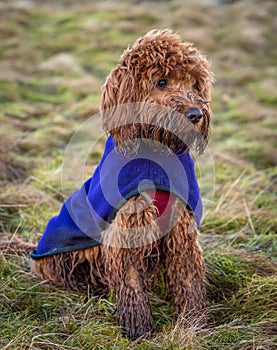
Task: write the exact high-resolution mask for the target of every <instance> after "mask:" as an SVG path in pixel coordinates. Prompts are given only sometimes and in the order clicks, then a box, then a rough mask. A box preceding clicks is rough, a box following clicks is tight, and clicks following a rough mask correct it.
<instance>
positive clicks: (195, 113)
mask: <svg viewBox="0 0 277 350" xmlns="http://www.w3.org/2000/svg"><path fill="white" fill-rule="evenodd" d="M185 116H186V117H187V118H188V119H189V120H190V121H191V122H192V123H193V124H197V123H198V122H199V121H200V119H201V118H202V116H203V113H202V111H201V109H199V108H189V109H188V110H187V111H186V113H185Z"/></svg>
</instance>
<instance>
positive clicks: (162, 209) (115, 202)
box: [31, 29, 213, 339]
mask: <svg viewBox="0 0 277 350" xmlns="http://www.w3.org/2000/svg"><path fill="white" fill-rule="evenodd" d="M212 83H213V74H212V73H211V72H210V70H209V65H208V62H207V60H206V58H205V57H204V56H203V55H202V54H201V53H200V52H199V51H198V50H197V49H196V48H194V47H193V46H192V44H190V43H186V42H181V40H180V37H179V36H178V35H177V34H175V33H174V32H172V31H171V30H168V29H166V30H154V31H151V32H149V33H147V34H146V35H145V36H144V37H142V38H139V39H138V40H137V41H136V42H135V43H134V45H133V46H132V47H131V48H128V49H127V50H125V51H124V52H123V54H122V56H121V58H120V60H119V63H118V65H117V67H116V68H115V69H114V70H112V72H111V73H110V75H109V76H108V77H107V80H106V82H105V84H104V86H103V91H102V92H103V93H102V99H101V113H102V122H103V128H104V130H105V131H107V132H108V134H109V136H108V138H107V141H106V145H105V150H104V153H103V157H102V159H101V161H100V163H99V165H98V167H97V169H96V170H95V172H94V174H93V175H92V177H91V178H89V179H88V180H87V181H86V182H85V183H84V185H83V186H82V187H81V188H80V189H79V190H78V191H76V192H74V193H73V194H72V195H71V196H70V197H69V198H68V199H67V200H66V201H65V203H64V204H63V206H62V208H61V212H60V213H59V215H58V216H56V217H54V218H52V219H51V220H50V221H49V223H48V225H47V227H46V230H45V232H44V234H43V235H42V237H41V239H40V241H39V243H38V245H37V247H36V249H34V250H33V251H32V252H31V256H32V258H33V259H34V267H33V269H34V271H35V272H36V273H37V274H38V275H40V276H42V278H44V279H48V280H51V281H52V282H53V283H55V284H57V285H61V286H63V287H65V288H71V289H74V290H78V291H83V292H85V293H87V292H88V290H89V292H90V293H91V294H92V295H103V294H105V293H107V292H108V291H109V290H110V289H114V291H115V298H116V304H117V310H116V313H117V318H118V322H119V324H120V326H121V329H122V332H123V334H126V335H127V336H128V337H129V338H131V339H136V338H139V337H142V336H144V337H145V336H148V335H149V334H151V332H152V331H153V330H154V323H153V318H152V312H151V306H150V302H149V297H148V294H147V280H148V278H149V276H150V275H151V274H153V273H161V272H163V273H164V274H165V280H166V283H167V287H168V291H169V293H170V294H171V295H172V299H173V303H174V307H175V309H176V313H177V314H178V315H182V316H184V319H186V317H189V318H191V317H200V316H201V315H202V314H203V313H204V309H205V299H206V295H205V286H204V281H203V280H204V261H203V257H202V252H201V248H200V246H199V242H198V236H199V226H200V220H201V215H202V202H201V197H200V192H199V188H198V184H197V180H196V176H195V169H194V163H193V160H192V158H191V156H190V152H189V151H190V149H191V148H192V147H194V148H195V149H196V151H197V152H198V153H202V152H203V151H204V149H205V146H206V145H207V140H208V133H209V128H210V119H211V111H210V101H211V87H212ZM73 171H76V170H74V169H73Z"/></svg>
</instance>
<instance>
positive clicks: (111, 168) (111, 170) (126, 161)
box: [31, 136, 203, 259]
mask: <svg viewBox="0 0 277 350" xmlns="http://www.w3.org/2000/svg"><path fill="white" fill-rule="evenodd" d="M153 189H157V190H162V191H168V192H170V193H172V194H174V195H175V196H177V197H178V198H179V199H180V200H181V201H183V202H184V203H185V204H186V205H187V206H188V207H189V208H190V209H191V210H192V211H193V212H194V216H195V220H196V222H197V225H198V227H199V226H200V220H201V217H202V211H203V208H202V201H201V197H200V192H199V187H198V183H197V179H196V176H195V169H194V162H193V160H192V158H191V157H190V154H189V152H187V153H186V154H178V153H173V154H170V155H168V154H164V153H163V154H162V153H160V152H158V151H156V152H153V149H152V148H151V147H150V146H149V145H148V144H146V143H143V142H142V146H141V147H140V149H139V152H138V154H137V155H136V156H123V155H122V154H121V153H120V152H119V151H117V150H116V149H115V144H114V140H113V139H112V137H111V136H110V137H108V139H107V141H106V146H105V150H104V154H103V157H102V159H101V161H100V163H99V165H98V167H97V168H96V170H95V172H94V174H93V175H92V177H90V178H89V179H88V180H87V181H86V182H85V183H84V184H83V186H82V187H81V188H80V189H79V190H77V191H75V192H74V193H73V194H72V195H71V196H70V197H69V198H68V199H67V200H66V201H65V202H64V204H63V205H62V208H61V211H60V213H59V215H58V216H55V217H53V218H52V219H50V221H49V222H48V225H47V227H46V229H45V231H44V233H43V235H42V237H41V239H40V241H39V243H38V246H37V248H36V249H35V250H33V251H32V252H31V257H32V258H33V259H38V258H41V257H44V256H49V255H53V254H57V253H64V252H70V251H75V250H80V249H85V248H89V247H93V246H96V245H99V244H101V242H102V241H103V237H102V235H103V234H105V233H104V231H105V230H106V229H107V227H108V226H109V224H110V223H111V222H112V220H113V219H114V217H115V215H116V213H117V211H118V210H119V209H120V208H121V207H122V206H123V205H124V204H125V203H126V202H127V200H128V199H129V198H131V197H132V196H134V195H136V194H138V193H140V192H143V191H147V190H153Z"/></svg>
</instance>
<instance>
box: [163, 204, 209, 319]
mask: <svg viewBox="0 0 277 350" xmlns="http://www.w3.org/2000/svg"><path fill="white" fill-rule="evenodd" d="M171 225H172V228H171V230H170V232H169V233H168V234H167V235H166V236H165V237H164V239H163V247H162V249H163V251H164V263H165V272H166V279H167V285H168V289H169V291H170V292H171V293H172V295H173V302H174V306H175V309H176V312H177V314H178V315H182V316H186V319H187V320H186V322H188V323H189V321H190V320H191V321H192V320H193V319H195V317H197V318H198V319H199V322H200V323H203V322H201V319H202V318H203V321H204V319H205V315H204V314H205V313H204V308H205V300H206V292H205V286H204V260H203V257H202V250H201V247H200V245H199V242H198V236H199V231H198V229H197V226H196V223H195V221H194V219H193V218H192V214H191V212H189V211H188V210H187V209H186V208H185V205H184V204H183V203H181V202H180V201H179V200H177V202H176V203H175V207H174V209H173V213H172V218H171Z"/></svg>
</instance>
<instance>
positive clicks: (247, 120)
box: [0, 0, 277, 350]
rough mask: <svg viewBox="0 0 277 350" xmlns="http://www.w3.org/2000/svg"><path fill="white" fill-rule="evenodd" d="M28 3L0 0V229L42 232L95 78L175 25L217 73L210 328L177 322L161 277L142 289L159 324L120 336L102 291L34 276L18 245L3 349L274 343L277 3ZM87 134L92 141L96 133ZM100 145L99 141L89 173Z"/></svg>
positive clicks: (1, 268)
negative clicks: (156, 31)
mask: <svg viewBox="0 0 277 350" xmlns="http://www.w3.org/2000/svg"><path fill="white" fill-rule="evenodd" d="M223 3H225V4H223ZM26 4H27V3H26ZM26 4H25V3H24V2H16V1H15V2H11V3H8V2H7V4H6V3H3V4H1V9H0V21H1V28H0V36H1V40H0V71H1V74H0V125H1V127H0V231H1V232H3V233H4V234H6V235H8V236H10V237H11V236H12V235H13V234H18V235H21V236H22V237H24V238H26V239H29V240H33V241H37V240H38V238H39V236H40V234H41V232H42V231H43V229H44V227H45V225H46V223H47V221H48V219H49V218H50V217H51V216H53V215H55V214H57V212H58V211H59V208H60V205H61V203H62V201H63V194H64V193H70V192H71V190H72V188H74V185H75V184H74V183H72V181H71V179H70V178H69V179H67V180H66V181H64V182H63V188H62V186H61V174H62V171H63V168H62V162H63V158H64V152H65V149H66V146H67V144H68V142H69V140H70V138H71V137H72V135H74V132H75V131H76V130H78V128H79V127H80V125H81V124H82V123H83V122H85V121H86V120H87V118H89V117H91V116H92V115H94V114H96V113H97V112H98V106H99V103H100V96H101V85H102V84H103V83H104V81H105V77H106V76H107V75H108V74H109V72H110V70H111V69H112V68H113V67H115V65H116V63H117V61H118V58H119V56H120V54H121V52H122V51H123V50H124V49H125V48H126V47H127V46H128V45H131V44H132V42H133V41H134V40H135V39H136V38H137V37H138V36H140V35H142V34H143V33H145V32H146V31H148V30H150V29H153V28H157V27H172V28H173V29H175V30H177V31H178V32H179V33H180V34H181V36H182V37H183V38H184V39H185V40H189V41H192V42H194V43H195V44H196V46H197V47H199V48H200V49H201V51H203V52H204V53H206V54H207V55H208V58H209V59H210V61H211V62H212V69H213V70H214V72H215V75H216V79H217V83H216V86H215V89H214V93H213V110H214V116H213V125H212V133H211V137H210V146H209V149H210V152H211V155H212V158H213V161H214V173H215V180H214V183H211V181H212V182H213V180H211V178H213V177H212V176H211V177H210V175H211V174H210V173H209V170H207V171H206V169H208V168H206V167H205V166H206V165H201V167H200V170H201V171H200V173H201V183H202V186H201V187H202V191H203V193H204V195H205V194H206V193H207V201H206V211H205V219H204V221H203V223H202V236H201V241H202V246H203V249H204V256H205V261H206V266H207V282H206V283H207V291H208V309H209V312H210V320H211V326H210V328H207V329H199V327H198V326H197V324H193V323H191V324H190V322H189V320H186V321H187V322H188V324H189V326H188V327H187V328H186V329H184V328H183V326H182V324H183V323H182V319H179V320H176V317H175V315H174V312H173V308H172V305H171V303H170V301H169V300H168V296H167V292H166V288H165V281H164V279H163V277H162V276H160V277H159V278H158V279H156V280H155V281H151V290H150V291H149V294H150V299H151V303H152V307H153V317H154V320H155V324H156V325H157V330H156V332H155V334H154V335H153V337H152V338H151V339H149V340H145V341H142V342H140V343H139V342H130V341H129V340H128V339H126V338H124V337H122V336H121V333H120V330H119V327H118V326H117V323H116V319H115V307H116V306H115V303H114V297H113V295H112V294H111V295H110V296H108V297H107V299H104V298H103V299H99V300H97V299H94V298H91V297H89V296H84V295H80V294H78V293H74V292H70V291H64V290H61V289H59V288H56V287H54V286H52V285H50V284H49V283H48V282H47V281H40V280H38V279H36V277H35V276H34V275H33V274H32V273H31V272H30V266H29V265H30V263H31V262H30V259H29V257H28V256H25V255H23V256H17V255H15V254H11V253H9V254H8V253H7V252H5V251H3V252H2V254H1V255H0V298H1V303H0V347H1V349H17V350H18V349H62V350H63V349H89V350H90V349H174V350H177V349H191V350H195V349H196V350H198V349H199V350H200V349H201V350H202V349H203V350H204V349H205V350H206V349H212V350H217V349H230V350H231V349H232V350H235V349H238V350H253V349H274V347H275V346H276V343H277V337H276V319H277V314H276V309H277V295H276V287H277V278H276V272H277V269H276V257H277V244H276V231H277V220H276V175H277V168H276V163H277V159H276V151H275V150H276V131H275V130H276V117H277V116H276V96H277V95H276V85H275V81H276V75H277V70H276V52H275V51H274V47H276V35H275V29H274V19H275V16H274V2H273V1H271V0H266V1H263V4H262V7H261V6H260V2H259V1H258V0H255V1H252V2H250V1H229V4H227V1H225V2H224V1H222V2H220V1H214V2H212V1H211V2H203V1H198V0H197V1H194V2H188V4H186V6H180V2H175V1H161V2H151V4H150V3H149V2H139V1H126V0H120V1H109V2H108V1H107V2H106V1H104V2H103V1H93V2H92V1H88V0H83V1H79V2H78V4H77V2H74V1H65V0H61V1H59V2H55V1H49V2H48V5H47V6H45V4H44V3H43V2H42V1H35V2H30V6H27V5H26ZM257 9H259V10H257ZM61 54H62V55H61ZM59 60H62V61H59ZM61 62H62V63H61ZM93 135H94V136H93V139H92V140H91V141H95V140H96V139H97V138H98V137H99V136H101V135H98V134H97V131H95V132H94V134H93ZM80 147H81V145H80ZM102 148H103V140H102V139H101V141H100V142H99V143H98V144H97V146H96V147H95V148H94V149H93V150H92V152H91V154H90V155H89V156H88V159H87V164H86V169H85V175H89V174H90V172H91V171H93V169H94V167H95V165H96V164H97V162H98V161H99V159H100V157H101V153H102ZM213 185H214V186H213Z"/></svg>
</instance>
